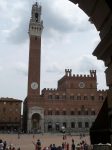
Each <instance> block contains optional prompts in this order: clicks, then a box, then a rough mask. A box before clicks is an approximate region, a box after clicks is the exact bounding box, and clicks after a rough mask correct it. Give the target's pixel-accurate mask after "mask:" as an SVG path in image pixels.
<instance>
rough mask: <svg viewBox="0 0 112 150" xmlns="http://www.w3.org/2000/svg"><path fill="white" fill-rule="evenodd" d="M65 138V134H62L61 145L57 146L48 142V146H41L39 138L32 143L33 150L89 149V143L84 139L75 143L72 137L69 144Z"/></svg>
mask: <svg viewBox="0 0 112 150" xmlns="http://www.w3.org/2000/svg"><path fill="white" fill-rule="evenodd" d="M66 139H67V136H66V135H64V136H63V142H62V145H59V146H56V145H55V144H50V145H49V146H48V147H44V148H42V145H41V141H40V139H38V140H37V142H36V143H33V144H34V145H35V150H90V147H89V145H88V144H87V143H86V142H85V141H84V140H82V141H81V142H80V143H78V144H77V145H76V144H75V141H74V139H72V141H71V144H69V143H68V142H67V140H66Z"/></svg>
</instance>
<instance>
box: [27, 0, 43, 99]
mask: <svg viewBox="0 0 112 150" xmlns="http://www.w3.org/2000/svg"><path fill="white" fill-rule="evenodd" d="M42 30H43V22H42V21H41V6H40V5H39V4H38V3H37V2H36V3H35V4H34V5H33V6H32V13H31V19H30V23H29V39H30V45H29V69H28V93H27V95H28V96H39V95H40V66H41V34H42Z"/></svg>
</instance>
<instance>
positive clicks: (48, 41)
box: [0, 0, 105, 99]
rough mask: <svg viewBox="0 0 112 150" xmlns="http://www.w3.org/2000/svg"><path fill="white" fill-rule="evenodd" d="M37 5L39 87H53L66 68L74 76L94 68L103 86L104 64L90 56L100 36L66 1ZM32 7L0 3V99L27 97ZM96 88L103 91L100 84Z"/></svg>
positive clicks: (21, 2) (46, 0) (23, 1)
mask: <svg viewBox="0 0 112 150" xmlns="http://www.w3.org/2000/svg"><path fill="white" fill-rule="evenodd" d="M40 2H41V4H42V18H43V22H44V30H43V34H42V59H41V60H42V62H41V64H42V65H41V67H42V69H41V70H42V74H41V87H42V88H44V87H48V85H49V87H51V88H52V87H56V84H57V81H58V80H59V79H60V78H61V77H62V76H63V75H64V70H65V68H70V69H73V72H74V73H76V74H77V73H86V72H87V73H88V71H89V70H90V69H93V68H94V69H96V70H97V72H98V74H100V76H103V78H102V81H103V82H101V83H102V84H103V83H104V84H105V81H104V80H105V78H104V70H105V68H104V66H103V63H102V62H101V63H100V61H97V59H96V58H95V57H93V56H92V55H91V54H92V52H93V50H94V48H95V46H96V43H97V42H96V41H97V39H98V40H99V35H98V32H97V31H96V29H95V27H94V25H92V24H90V22H88V17H87V16H86V15H85V13H82V11H81V10H80V9H79V8H78V7H77V6H75V5H74V4H73V3H71V2H70V1H67V0H56V1H53V0H40ZM33 3H34V1H33V0H31V1H27V0H16V2H15V0H10V1H8V0H3V1H0V10H1V13H0V32H1V34H0V48H1V49H0V55H1V59H0V66H1V67H0V70H1V72H2V74H0V83H1V86H0V91H1V93H0V96H5V97H7V96H11V97H13V96H14V97H16V98H18V97H19V98H22V99H23V98H25V96H26V91H27V90H26V89H27V74H28V71H27V68H28V53H29V42H28V26H29V20H30V17H31V7H32V4H33ZM90 37H91V38H90ZM94 39H95V40H94ZM4 68H5V69H4ZM3 69H4V72H3V71H2V70H3ZM7 77H8V78H7ZM99 81H100V78H98V82H99ZM7 83H8V84H9V85H10V88H9V87H7ZM98 85H99V87H104V85H101V84H100V82H99V84H98ZM100 85H101V86H100Z"/></svg>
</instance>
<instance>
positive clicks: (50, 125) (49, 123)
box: [48, 122, 52, 131]
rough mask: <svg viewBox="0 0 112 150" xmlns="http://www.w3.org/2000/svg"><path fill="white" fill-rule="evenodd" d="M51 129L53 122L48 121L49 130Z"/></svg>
mask: <svg viewBox="0 0 112 150" xmlns="http://www.w3.org/2000/svg"><path fill="white" fill-rule="evenodd" d="M51 130H52V123H51V122H48V131H51Z"/></svg>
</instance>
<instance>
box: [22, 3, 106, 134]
mask: <svg viewBox="0 0 112 150" xmlns="http://www.w3.org/2000/svg"><path fill="white" fill-rule="evenodd" d="M42 30H43V21H42V20H41V6H40V5H39V4H38V3H37V2H36V3H35V4H34V5H33V6H32V12H31V19H30V23H29V40H30V44H29V70H28V92H27V97H26V99H25V100H24V107H23V130H24V131H25V132H38V130H39V131H41V132H60V130H61V129H62V128H65V130H66V132H74V133H80V132H83V133H87V132H89V129H90V127H91V125H92V123H93V122H94V121H95V119H96V117H97V115H98V112H99V110H100V108H101V106H102V104H103V102H104V100H105V97H106V96H107V93H106V91H104V90H102V91H101V90H97V76H96V71H95V70H90V72H89V74H88V75H75V74H72V70H71V69H65V74H64V76H63V77H62V78H61V79H60V80H59V81H58V86H57V88H56V89H43V90H42V92H41V94H40V68H41V65H40V64H41V34H42Z"/></svg>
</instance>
